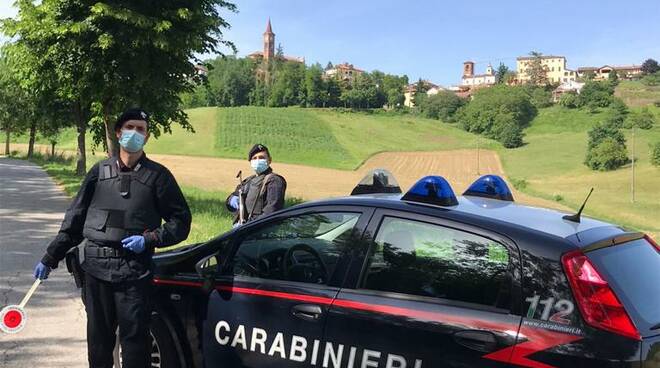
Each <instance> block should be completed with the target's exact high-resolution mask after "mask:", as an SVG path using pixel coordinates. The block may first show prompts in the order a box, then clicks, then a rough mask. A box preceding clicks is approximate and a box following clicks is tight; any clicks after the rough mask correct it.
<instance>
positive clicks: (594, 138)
mask: <svg viewBox="0 0 660 368" xmlns="http://www.w3.org/2000/svg"><path fill="white" fill-rule="evenodd" d="M588 136H589V140H588V143H587V150H590V149H592V148H594V147H596V146H597V145H599V144H600V143H601V142H602V141H603V140H605V139H606V138H612V139H614V140H615V141H616V142H617V143H618V144H620V145H625V144H626V137H625V136H624V135H623V133H621V131H620V130H619V128H617V127H616V126H614V125H612V124H609V123H608V122H607V121H606V122H603V123H599V124H597V125H595V126H594V127H593V128H591V130H589V133H588Z"/></svg>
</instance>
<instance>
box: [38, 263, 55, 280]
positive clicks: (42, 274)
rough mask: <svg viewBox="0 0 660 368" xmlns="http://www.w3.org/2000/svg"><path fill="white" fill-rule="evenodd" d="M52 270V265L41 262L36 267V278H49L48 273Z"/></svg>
mask: <svg viewBox="0 0 660 368" xmlns="http://www.w3.org/2000/svg"><path fill="white" fill-rule="evenodd" d="M50 270H51V268H50V267H48V266H46V265H45V264H43V263H41V262H39V264H37V267H35V268H34V278H35V279H42V280H45V279H47V278H48V274H49V273H50Z"/></svg>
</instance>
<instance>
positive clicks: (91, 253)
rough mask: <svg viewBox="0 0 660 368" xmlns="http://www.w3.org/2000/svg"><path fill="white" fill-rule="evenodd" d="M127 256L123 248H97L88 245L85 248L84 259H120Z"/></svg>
mask: <svg viewBox="0 0 660 368" xmlns="http://www.w3.org/2000/svg"><path fill="white" fill-rule="evenodd" d="M127 254H128V253H127V252H126V250H125V249H124V248H113V247H99V246H95V245H90V244H89V243H88V244H87V246H86V247H85V257H89V258H121V257H124V256H126V255H127Z"/></svg>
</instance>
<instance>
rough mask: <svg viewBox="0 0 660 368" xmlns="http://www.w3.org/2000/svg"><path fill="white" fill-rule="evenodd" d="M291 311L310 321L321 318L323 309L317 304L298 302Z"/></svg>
mask: <svg viewBox="0 0 660 368" xmlns="http://www.w3.org/2000/svg"><path fill="white" fill-rule="evenodd" d="M291 313H292V314H293V315H294V316H296V317H298V318H300V319H302V320H305V321H308V322H316V321H318V320H319V319H320V318H321V315H322V314H323V309H322V308H321V307H320V306H318V305H316V304H298V305H295V306H293V308H291Z"/></svg>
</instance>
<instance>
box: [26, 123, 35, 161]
mask: <svg viewBox="0 0 660 368" xmlns="http://www.w3.org/2000/svg"><path fill="white" fill-rule="evenodd" d="M36 136H37V123H35V122H34V121H33V122H32V124H30V140H29V141H28V151H27V158H28V159H30V158H32V155H34V141H35V139H36Z"/></svg>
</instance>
